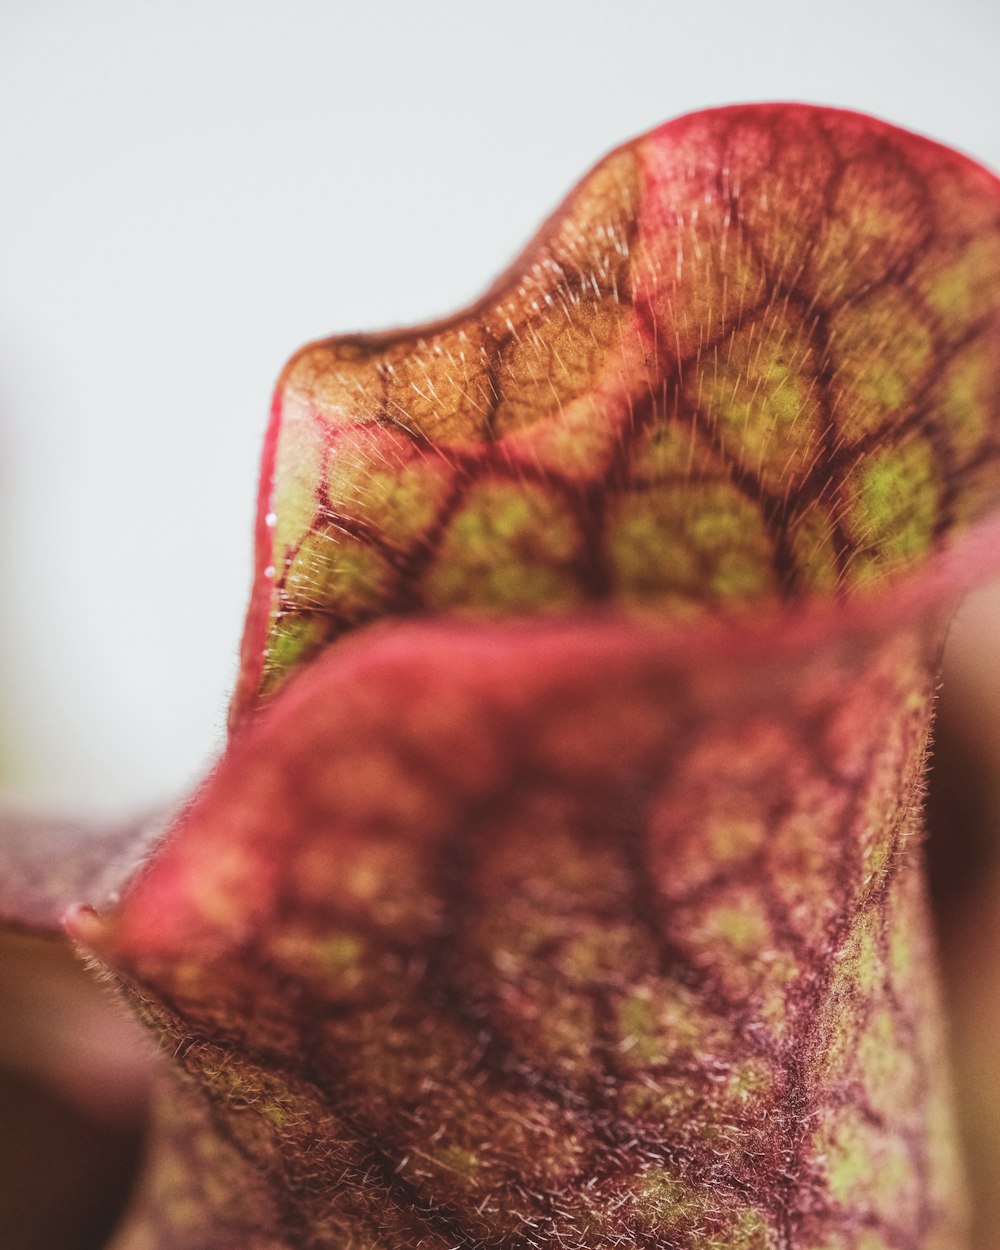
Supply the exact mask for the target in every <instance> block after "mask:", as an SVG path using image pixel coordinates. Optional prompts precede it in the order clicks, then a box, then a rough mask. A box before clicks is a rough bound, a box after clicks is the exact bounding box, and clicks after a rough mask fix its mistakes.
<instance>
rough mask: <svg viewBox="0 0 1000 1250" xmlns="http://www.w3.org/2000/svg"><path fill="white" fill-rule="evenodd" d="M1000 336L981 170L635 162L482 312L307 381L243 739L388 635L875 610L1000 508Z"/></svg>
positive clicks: (296, 365)
mask: <svg viewBox="0 0 1000 1250" xmlns="http://www.w3.org/2000/svg"><path fill="white" fill-rule="evenodd" d="M998 308H1000V194H998V187H997V181H996V179H995V178H993V177H992V176H991V175H990V174H988V173H987V172H986V171H985V170H983V169H981V168H979V167H978V166H976V165H974V164H973V163H972V162H971V161H968V160H966V159H964V158H963V157H961V156H959V155H957V154H956V153H953V152H950V151H947V150H946V149H944V148H941V147H938V146H937V145H935V144H932V143H930V142H928V141H925V140H922V139H918V138H916V137H915V136H913V135H909V134H905V133H903V132H900V131H898V130H895V129H893V128H892V127H890V126H887V125H885V124H883V123H880V122H877V121H875V120H873V119H871V118H866V117H860V116H855V115H851V114H845V113H841V112H834V111H830V110H822V109H815V108H807V107H794V106H788V105H782V106H773V107H768V106H754V107H743V108H734V109H723V110H718V111H714V112H709V113H702V114H697V115H695V116H693V117H689V118H683V119H681V120H680V121H676V122H671V123H668V124H667V125H666V126H664V127H662V128H661V129H659V130H656V131H654V132H652V133H651V134H650V135H648V136H645V137H643V138H641V139H639V140H636V141H635V142H633V143H631V144H628V145H626V146H625V147H623V148H621V149H619V150H618V151H616V152H614V153H612V155H611V156H610V157H608V158H607V159H606V160H604V161H603V162H601V164H599V165H598V166H597V167H596V168H595V169H594V170H593V171H592V173H591V174H590V175H588V176H587V177H586V178H585V179H584V180H583V181H582V182H581V183H580V185H579V186H578V187H577V188H576V190H575V191H574V192H573V193H572V194H571V195H570V196H569V198H568V199H567V201H566V202H565V204H564V205H563V206H562V207H561V208H560V209H559V211H558V212H557V213H556V214H555V215H554V216H553V218H552V219H551V220H550V222H549V223H548V224H547V226H546V227H545V228H544V229H543V231H542V233H541V234H540V236H539V237H538V238H537V239H536V240H535V241H534V242H533V243H532V244H531V245H530V246H529V248H528V249H527V251H526V252H525V254H524V255H523V256H522V257H521V258H520V259H519V260H518V261H517V262H516V263H515V264H514V266H513V267H512V269H511V270H510V271H509V273H508V274H507V275H506V276H505V277H504V278H503V279H501V280H500V281H499V283H498V284H497V285H496V286H495V287H494V289H493V290H492V292H491V293H490V294H488V295H487V296H486V297H485V298H484V299H482V300H481V301H480V302H479V303H478V304H476V305H474V306H473V307H472V308H471V309H470V310H469V311H468V312H466V313H463V314H459V315H458V316H456V317H454V318H452V319H450V320H447V321H444V322H441V323H439V324H436V325H432V326H428V327H424V328H423V329H421V330H417V331H404V332H400V333H392V334H383V335H368V336H355V337H351V338H339V339H330V340H325V341H322V342H318V343H315V344H313V345H312V346H310V347H307V348H306V349H304V350H303V351H302V352H300V353H299V354H298V355H297V356H296V357H294V359H293V360H292V362H291V363H290V364H289V366H288V367H287V369H286V370H285V373H284V375H283V377H282V379H281V382H280V384H279V387H278V390H277V394H276V398H275V408H274V417H273V423H272V429H271V433H270V436H269V454H268V458H267V463H266V465H265V473H264V479H263V485H262V496H261V512H260V520H259V527H258V560H257V585H256V588H255V592H254V599H253V604H252V607H251V612H250V615H249V619H248V625H247V629H246V634H245V639H244V649H243V674H242V678H241V682H240V685H239V689H238V692H237V696H236V699H235V703H234V708H233V723H234V725H238V724H240V723H242V721H243V720H244V719H245V717H246V716H247V715H248V714H249V713H250V712H251V711H252V709H253V708H254V707H255V706H257V704H258V701H259V699H260V696H261V695H262V694H267V693H269V692H271V691H273V690H274V689H275V688H276V687H277V686H278V685H280V684H281V682H282V681H283V680H284V678H285V677H286V676H287V675H288V674H289V673H290V672H291V671H293V670H294V669H296V668H297V667H300V666H301V664H302V663H303V662H304V661H306V660H308V659H310V658H312V657H314V656H315V655H316V654H318V652H319V651H320V650H322V649H323V648H324V647H325V646H326V645H328V644H329V643H330V642H331V641H332V640H335V639H337V638H339V637H341V636H342V635H343V634H344V633H345V632H346V631H348V630H350V629H352V628H354V627H356V626H358V625H360V624H362V623H364V622H366V621H369V620H372V619H374V618H376V617H384V616H387V615H388V616H395V615H408V614H414V613H433V612H438V611H447V612H462V613H474V614H478V615H505V614H524V613H534V612H538V611H543V612H549V613H552V612H567V611H570V610H574V609H579V608H580V607H582V606H585V605H587V604H593V603H600V602H613V603H614V604H615V606H616V607H617V608H619V609H621V608H625V609H633V610H637V611H649V610H653V611H656V612H657V613H659V614H661V615H662V614H663V613H664V612H668V613H671V614H674V615H681V616H686V615H691V614H695V613H703V612H706V611H709V612H712V611H714V612H716V613H718V612H725V613H730V612H734V611H735V612H739V611H740V610H742V611H744V612H746V611H750V610H757V611H759V609H760V605H761V603H762V602H763V601H766V600H768V599H775V600H791V601H794V602H800V601H801V600H803V599H804V598H808V597H810V596H814V595H817V596H819V595H830V594H834V593H847V592H849V591H851V590H859V589H864V588H868V589H871V588H872V587H873V586H878V585H881V584H882V582H883V581H884V580H885V578H886V577H887V576H891V575H892V574H893V573H898V572H900V571H902V570H905V569H907V568H912V567H913V566H914V564H915V563H916V562H918V561H919V560H921V559H923V558H925V557H926V556H927V555H928V554H929V553H930V551H931V550H932V549H935V548H937V547H940V546H941V545H942V544H943V543H944V542H945V541H946V540H947V539H948V538H949V536H952V535H953V534H954V533H955V532H956V531H958V530H960V529H961V528H963V527H964V526H966V525H968V523H969V522H971V521H973V520H975V519H977V518H979V517H981V516H982V515H983V514H984V513H985V512H987V511H988V509H989V507H990V506H991V505H992V504H993V502H994V501H995V499H996V494H997V488H998V485H1000V481H998V469H997V430H998V420H997V418H998V411H997V406H998V403H1000V400H998V396H1000V352H998V350H997V347H996V344H997V338H998V334H1000V320H998V316H1000V314H998Z"/></svg>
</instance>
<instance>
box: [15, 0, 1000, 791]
mask: <svg viewBox="0 0 1000 1250" xmlns="http://www.w3.org/2000/svg"><path fill="white" fill-rule="evenodd" d="M998 49H1000V5H998V4H996V3H995V0H951V3H950V4H948V5H947V6H946V5H945V4H944V3H942V2H940V0H938V2H935V3H928V2H927V0H839V2H838V3H837V4H836V5H834V4H810V3H808V2H806V3H803V0H756V2H752V0H712V2H711V3H697V2H696V0H684V2H681V0H661V2H660V3H639V2H636V3H631V4H629V3H627V0H618V2H616V0H601V2H600V3H597V2H594V0H578V2H576V3H570V2H569V0H560V2H555V0H551V2H549V3H545V2H544V0H534V2H530V0H505V2H504V3H502V4H485V3H484V4H479V3H474V2H472V0H465V2H464V3H459V2H458V0H448V2H446V0H426V2H424V3H412V2H411V3H407V2H406V0H398V2H396V3H389V2H387V0H382V2H378V0H375V2H371V0H369V2H368V3H357V4H351V3H347V2H346V0H333V2H331V0H327V2H326V3H321V2H319V0H315V2H312V3H306V2H304V0H299V2H298V3H296V2H295V0H274V2H272V0H242V2H240V3H237V2H236V0H200V2H194V0H170V3H161V4H158V5H157V4H152V3H142V2H140V0H0V492H2V493H0V555H2V560H0V579H2V580H0V586H2V598H0V699H2V704H3V706H2V714H0V733H2V734H3V741H2V743H0V777H2V779H3V780H4V782H5V783H6V786H7V789H8V791H12V792H13V793H15V794H19V795H21V796H22V797H24V798H26V799H29V800H33V801H40V802H45V803H46V804H47V805H50V806H51V805H59V806H64V807H70V806H75V805H84V806H86V807H89V808H91V809H103V810H114V809H120V808H124V807H128V806H130V805H134V804H137V803H143V802H147V801H155V800H158V799H160V798H162V797H169V796H171V795H173V794H175V793H177V792H179V791H180V790H182V789H184V788H185V787H186V786H187V785H189V784H190V782H191V781H192V780H193V779H194V778H195V777H196V776H197V774H198V773H199V772H200V771H201V770H202V769H203V768H204V767H205V764H206V762H207V761H208V760H209V759H210V758H211V756H212V754H213V752H214V751H216V750H217V749H218V746H219V745H220V743H221V740H222V726H223V721H224V713H225V704H226V698H227V695H228V691H229V689H230V686H231V684H232V680H233V676H234V671H235V655H236V644H237V640H238V635H239V630H240V624H241V616H242V611H243V603H244V599H245V597H246V591H247V587H248V579H249V571H250V533H251V515H252V509H253V498H254V491H255V472H256V458H257V452H258V447H259V443H260V439H261V435H262V432H263V427H264V420H265V416H266V412H267V407H268V401H269V393H270V389H271V386H272V383H273V380H274V377H275V375H276V374H277V372H278V370H279V369H280V367H281V365H282V363H283V361H284V359H285V357H286V356H287V355H288V354H289V353H290V352H291V351H292V350H293V349H294V348H295V347H297V346H298V345H299V344H300V343H302V342H303V341H305V340H307V339H310V338H315V337H317V336H319V335H322V334H327V333H332V332H335V331H349V330H359V329H373V328H377V327H381V326H385V325H388V324H393V323H402V322H411V321H415V320H423V319H426V318H428V317H430V316H434V315H437V314H441V313H445V312H447V311H449V310H450V309H452V308H453V307H455V306H457V305H458V304H460V303H463V302H465V301H466V300H467V299H468V298H470V297H471V296H473V295H475V294H476V293H477V292H478V290H479V289H480V288H481V287H483V286H484V285H485V284H486V283H487V282H488V281H489V280H490V279H491V278H492V276H493V275H494V274H495V273H496V272H497V271H498V270H499V269H501V268H502V267H503V266H504V265H505V264H506V262H507V261H508V260H509V259H510V258H511V256H512V255H513V254H514V253H515V252H516V251H517V249H518V248H519V247H520V245H521V244H522V243H523V242H524V241H525V240H526V239H527V237H528V236H529V235H530V234H531V233H533V231H534V229H535V227H536V226H537V225H538V224H539V223H540V221H541V219H542V217H543V216H544V215H545V214H546V213H547V212H548V211H549V210H550V209H551V208H552V207H554V206H555V204H556V203H557V202H558V200H559V199H560V198H561V196H562V194H563V193H564V191H566V190H567V189H568V187H569V186H570V185H571V184H572V182H574V181H575V179H576V178H577V177H578V176H579V175H581V174H582V173H583V172H584V170H585V169H586V168H587V167H588V166H589V165H590V164H591V163H593V161H594V160H596V159H597V158H598V157H599V156H601V155H602V153H603V152H604V151H605V150H606V149H607V148H609V147H611V146H612V145H614V144H616V143H619V142H620V141H622V140H624V139H626V138H628V137H629V136H630V135H632V134H634V133H637V132H639V131H642V130H644V129H647V128H648V127H650V126H652V125H654V124H656V123H658V122H660V121H663V120H665V119H667V118H668V117H670V116H673V115H675V114H677V113H681V112H686V111H688V110H690V109H693V108H698V107H702V106H707V105H712V104H722V103H729V102H733V101H737V100H751V99H767V98H772V99H773V98H800V99H807V100H812V101H817V102H822V103H830V104H839V105H845V106H849V107H853V108H857V109H862V110H865V111H870V112H875V113H878V114H880V115H882V116H885V117H887V118H888V119H890V120H892V121H895V122H897V123H900V124H902V125H906V126H909V127H912V128H914V129H917V130H921V131H923V132H925V133H929V134H931V135H933V136H935V137H937V138H940V139H942V140H944V141H946V142H948V143H951V144H953V145H955V146H958V147H961V148H963V149H965V150H967V151H968V152H970V153H971V154H973V155H975V156H977V157H979V159H981V160H983V161H985V162H986V163H987V164H991V165H992V166H993V167H995V168H996V167H1000V74H998V72H997V53H998Z"/></svg>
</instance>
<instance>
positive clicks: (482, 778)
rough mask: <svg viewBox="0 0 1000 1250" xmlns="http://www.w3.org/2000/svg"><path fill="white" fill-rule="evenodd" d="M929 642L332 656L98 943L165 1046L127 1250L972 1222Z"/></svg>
mask: <svg viewBox="0 0 1000 1250" xmlns="http://www.w3.org/2000/svg"><path fill="white" fill-rule="evenodd" d="M938 635H939V631H938V630H933V629H931V628H930V627H928V626H924V627H922V628H921V629H919V630H913V629H911V630H909V631H906V632H905V633H904V634H902V635H900V634H899V633H896V632H893V633H891V634H890V635H889V636H887V637H884V638H882V639H880V640H877V641H876V642H874V643H870V644H869V645H868V646H867V647H863V648H862V647H858V645H857V640H853V639H852V640H850V645H841V646H840V647H839V648H838V649H826V650H824V651H823V652H822V653H821V654H819V655H818V656H817V655H815V654H812V653H810V652H808V651H807V652H805V653H804V654H802V655H799V656H798V657H789V656H783V657H781V659H780V662H778V663H774V662H772V663H771V664H769V665H767V664H765V665H763V666H762V668H761V670H760V671H759V672H758V673H757V674H756V679H755V680H754V681H753V682H748V681H747V680H746V673H745V669H744V668H743V666H735V667H734V666H733V665H732V664H731V663H724V662H721V661H720V662H719V663H718V664H717V665H716V668H715V671H714V672H708V671H706V670H705V669H702V670H701V671H699V672H696V673H692V672H691V671H690V670H689V667H688V666H687V664H686V663H685V657H684V656H683V655H682V654H681V655H677V654H665V653H664V649H663V644H662V639H661V637H660V636H659V635H658V633H657V631H656V630H653V629H648V628H645V627H641V626H635V625H628V624H619V625H618V626H615V627H613V628H612V627H609V626H608V625H606V624H604V625H594V626H589V627H583V628H581V627H580V626H563V625H556V624H552V625H549V626H540V627H535V628H533V629H529V628H514V629H511V627H504V626H501V625H495V626H493V627H492V628H491V630H489V631H486V633H485V635H484V632H483V631H482V630H481V628H480V629H478V630H477V629H475V628H471V629H462V628H459V627H456V626H452V627H447V626H443V625H437V626H429V625H428V626H422V627H419V628H418V627H416V626H411V627H409V629H402V630H401V631H398V632H397V633H395V634H390V633H386V634H383V635H382V637H381V639H380V640H377V641H375V642H373V641H372V640H364V641H363V642H362V640H361V638H360V637H359V639H358V641H357V643H353V644H345V646H344V648H342V649H340V648H338V649H334V651H333V652H331V653H330V654H329V655H328V656H326V657H324V659H323V660H321V661H320V662H319V663H318V664H317V666H316V667H315V668H314V670H313V678H312V680H311V681H310V682H305V683H301V684H298V683H297V684H296V686H294V687H292V688H290V689H289V691H288V692H287V694H286V696H284V697H283V698H282V699H279V700H278V701H276V703H275V705H274V708H273V709H272V714H271V715H269V716H268V717H266V718H264V719H263V720H262V721H261V723H260V724H259V725H256V726H253V727H252V728H251V729H250V730H249V731H248V732H247V733H246V734H245V735H242V736H241V737H240V739H238V740H237V743H236V744H235V746H234V748H233V751H232V752H231V754H230V756H229V757H228V759H227V760H226V761H224V762H223V764H222V766H221V768H220V771H219V772H218V774H217V775H216V777H215V778H214V779H213V783H212V785H211V787H210V788H209V789H207V790H206V791H205V793H204V795H203V796H202V798H201V799H200V800H199V801H198V802H197V803H196V804H195V806H194V807H193V809H192V810H191V812H190V813H189V815H188V817H187V819H186V822H185V823H184V825H183V826H182V828H180V829H179V830H178V832H177V834H176V835H175V837H174V838H173V839H172V841H170V842H169V843H168V845H167V846H166V847H165V848H164V850H163V852H162V853H161V856H160V858H159V860H158V861H157V863H156V865H155V871H153V872H151V873H150V874H149V875H147V877H146V878H144V879H143V880H141V881H140V883H139V885H138V887H137V888H136V889H135V890H134V891H133V892H132V893H131V894H130V896H129V898H128V899H127V900H126V902H125V905H124V907H123V910H122V912H121V914H120V915H119V916H118V917H117V918H115V919H114V920H112V921H111V922H110V928H106V927H105V928H101V927H97V928H95V930H94V932H93V933H91V934H90V935H89V937H88V940H89V942H90V944H91V946H92V947H94V948H95V949H98V950H99V951H100V950H102V949H103V957H104V958H106V959H108V960H110V962H111V963H112V964H113V965H114V966H116V967H118V968H119V969H120V970H122V971H123V972H124V974H125V976H126V978H127V981H128V983H129V984H130V985H131V987H132V990H133V992H134V993H135V994H137V995H138V996H139V999H140V1001H141V1003H142V1004H143V1006H142V1008H141V1010H143V1011H144V1012H145V1014H146V1016H147V1019H148V1020H149V1021H150V1022H151V1023H152V1024H153V1026H154V1027H155V1028H156V1029H157V1030H158V1031H160V1033H161V1034H162V1035H163V1037H164V1039H165V1042H166V1045H167V1048H168V1051H169V1053H170V1054H171V1055H173V1056H174V1057H175V1059H176V1061H177V1063H178V1064H179V1067H180V1069H181V1071H182V1075H180V1076H179V1077H177V1078H176V1079H175V1081H174V1082H173V1083H172V1087H171V1088H170V1090H169V1091H168V1092H166V1093H165V1095H164V1102H165V1109H164V1116H165V1126H164V1128H163V1130H162V1133H161V1137H160V1140H159V1143H158V1154H157V1156H156V1158H157V1160H158V1162H157V1164H156V1165H155V1166H153V1167H152V1168H151V1170H150V1173H149V1177H148V1180H147V1186H148V1188H147V1189H146V1191H145V1192H144V1194H143V1195H142V1197H141V1199H140V1202H139V1205H138V1209H137V1214H136V1216H135V1221H134V1222H133V1224H132V1225H131V1226H130V1227H129V1228H127V1229H126V1231H125V1232H124V1233H123V1235H122V1238H121V1240H120V1241H119V1242H117V1243H116V1245H115V1250H152V1248H153V1247H156V1248H159V1247H163V1246H170V1247H172V1248H176V1250H195V1248H196V1247H197V1248H199V1250H200V1248H202V1247H206V1246H212V1247H220V1248H221V1247H225V1248H227V1250H228V1248H229V1247H236V1246H241V1247H252V1248H253V1250H257V1248H258V1247H261V1248H262V1247H267V1248H268V1250H275V1248H277V1247H282V1248H283V1250H302V1248H314V1247H315V1248H316V1250H320V1248H323V1250H326V1248H328V1247H329V1248H333V1247H341V1246H351V1247H359V1248H360V1247H371V1248H372V1250H374V1248H375V1247H379V1248H384V1247H399V1248H406V1250H409V1248H410V1247H417V1246H419V1247H433V1248H435V1250H446V1248H447V1247H451V1246H462V1247H463V1248H467V1250H476V1248H484V1250H485V1247H505V1248H508V1247H509V1248H510V1250H514V1248H515V1247H516V1248H518V1250H526V1248H528V1247H550V1246H560V1247H567V1248H571V1250H585V1248H586V1250H603V1248H604V1247H609V1248H610V1247H621V1246H640V1247H648V1248H649V1250H653V1247H656V1248H657V1250H688V1248H689V1247H693V1246H698V1247H718V1248H719V1250H723V1248H725V1250H792V1248H794V1250H815V1248H822V1250H827V1248H829V1250H849V1248H850V1250H855V1248H856V1247H858V1246H864V1247H865V1250H918V1248H919V1250H931V1248H937V1250H944V1248H945V1247H949V1248H950V1250H955V1247H959V1246H962V1245H963V1230H962V1224H961V1212H962V1198H961V1186H960V1181H959V1179H958V1174H957V1165H956V1162H955V1157H954V1146H953V1142H952V1138H951V1125H950V1120H949V1108H948V1101H947V1087H946V1079H945V1068H944V1062H943V1056H942V1050H941V1039H940V1037H939V1035H938V1032H937V1023H936V1012H937V1004H936V999H935V988H934V978H933V976H931V975H929V971H930V969H931V968H932V966H933V955H932V952H931V949H930V946H929V942H928V926H927V923H926V920H927V918H926V916H925V911H924V899H923V892H922V885H921V880H920V861H921V856H920V851H919V846H918V841H919V840H918V839H916V838H915V836H914V835H915V833H916V830H917V826H918V822H919V810H920V802H919V800H920V782H921V777H922V769H923V755H924V750H925V745H926V736H927V722H928V716H929V709H930V704H931V698H932V690H933V682H932V677H931V670H932V661H933V658H934V657H935V655H936V651H937V647H938V641H939V637H938ZM595 674H596V675H597V676H595ZM845 691H846V692H849V693H848V695H847V697H846V698H845ZM216 1160H218V1164H217V1162H216Z"/></svg>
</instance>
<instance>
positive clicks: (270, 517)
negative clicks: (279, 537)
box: [264, 512, 278, 530]
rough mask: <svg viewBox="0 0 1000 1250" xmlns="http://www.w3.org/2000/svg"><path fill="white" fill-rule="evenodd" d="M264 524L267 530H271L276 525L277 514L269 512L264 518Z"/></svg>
mask: <svg viewBox="0 0 1000 1250" xmlns="http://www.w3.org/2000/svg"><path fill="white" fill-rule="evenodd" d="M264 524H265V525H266V526H267V528H268V529H269V530H273V529H274V527H275V526H276V525H277V524H278V514H277V513H276V512H269V513H268V514H267V516H266V517H265V518H264Z"/></svg>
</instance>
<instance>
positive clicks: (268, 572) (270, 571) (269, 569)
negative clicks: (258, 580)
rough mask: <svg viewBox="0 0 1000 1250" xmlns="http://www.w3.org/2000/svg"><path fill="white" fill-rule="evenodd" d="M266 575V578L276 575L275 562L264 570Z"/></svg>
mask: <svg viewBox="0 0 1000 1250" xmlns="http://www.w3.org/2000/svg"><path fill="white" fill-rule="evenodd" d="M264 576H265V577H266V578H268V579H270V578H272V577H273V576H274V565H273V564H269V565H268V566H267V568H266V569H265V570H264Z"/></svg>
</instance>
